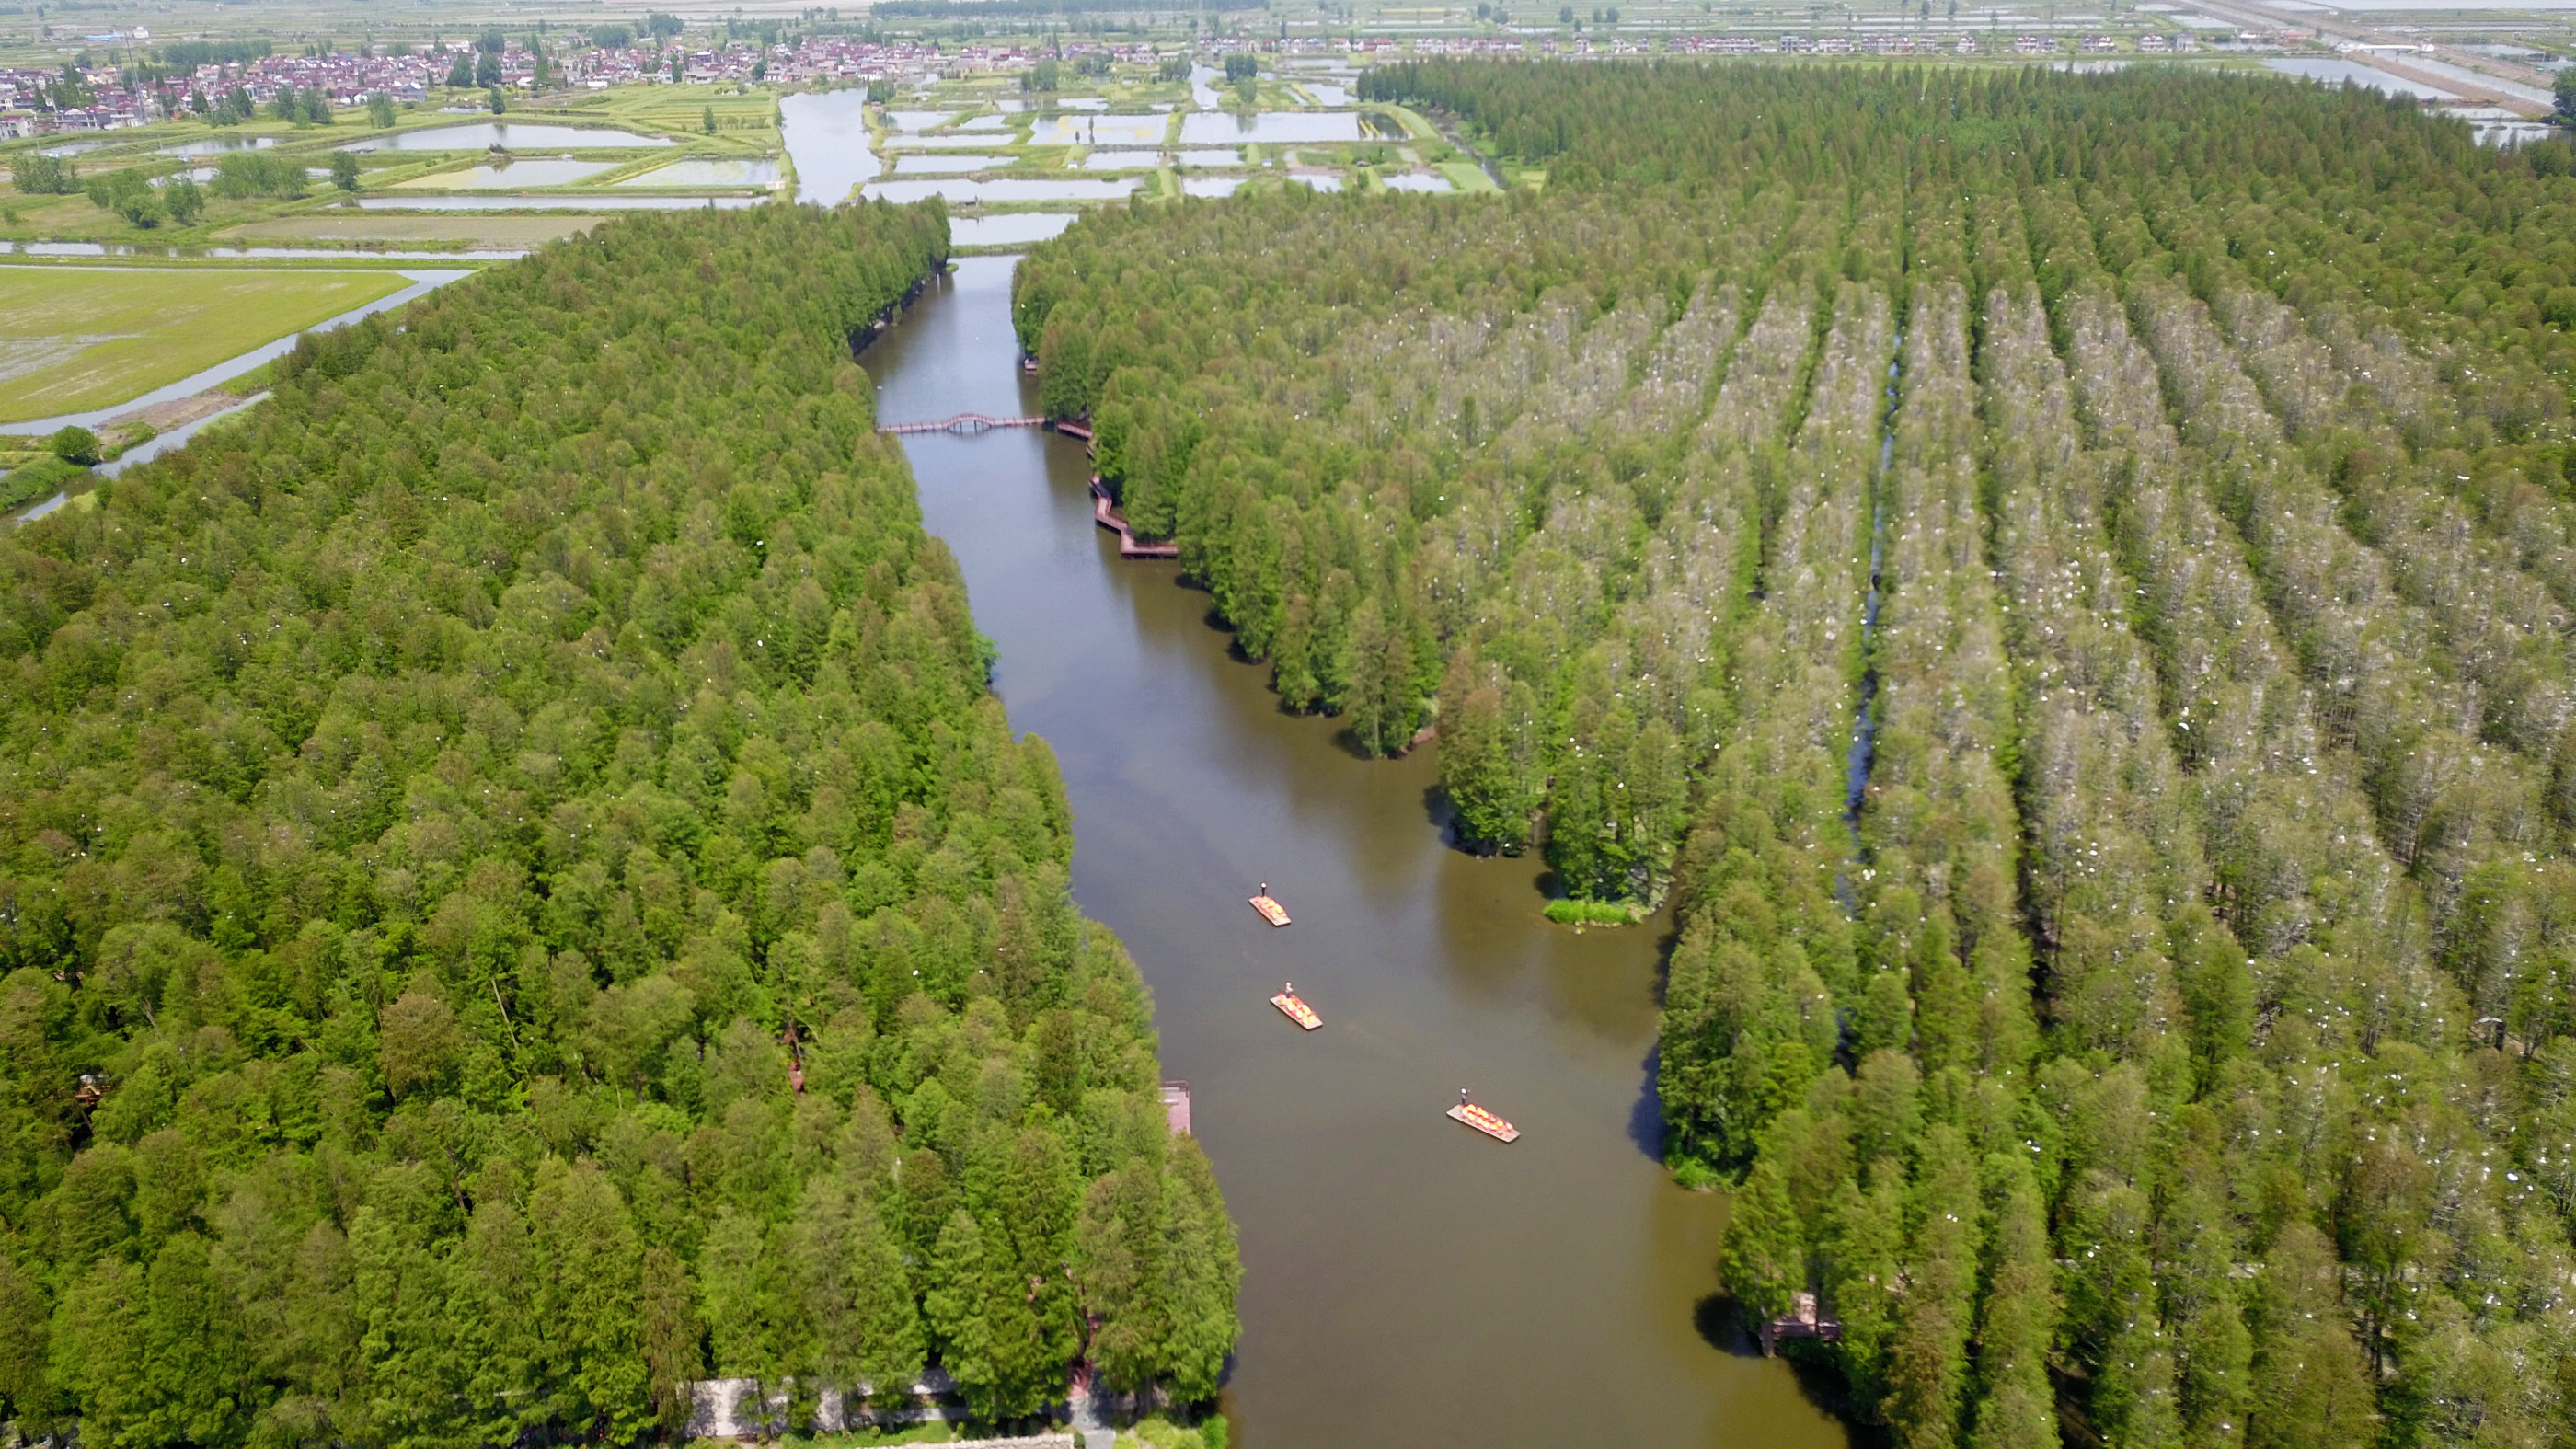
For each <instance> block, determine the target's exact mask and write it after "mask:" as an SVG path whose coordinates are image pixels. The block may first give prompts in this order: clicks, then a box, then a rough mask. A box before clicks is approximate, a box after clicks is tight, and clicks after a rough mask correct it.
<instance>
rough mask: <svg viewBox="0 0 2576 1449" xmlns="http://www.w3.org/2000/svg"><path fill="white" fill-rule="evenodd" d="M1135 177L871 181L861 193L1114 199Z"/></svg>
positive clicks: (920, 197) (915, 197)
mask: <svg viewBox="0 0 2576 1449" xmlns="http://www.w3.org/2000/svg"><path fill="white" fill-rule="evenodd" d="M1137 184H1138V183H1137V181H1136V180H1135V179H1133V178H1129V179H1125V180H1119V181H1027V180H1021V179H1019V178H1016V177H1008V176H1005V177H1002V178H1000V179H998V180H994V181H968V180H966V179H964V178H962V177H960V178H958V179H955V180H948V181H929V180H923V181H872V182H870V183H868V185H866V186H865V187H863V188H861V190H860V194H861V195H863V196H865V197H867V199H868V200H870V201H926V200H928V199H929V198H931V197H934V196H940V197H945V198H947V199H948V200H950V201H1115V200H1117V199H1118V198H1120V197H1122V196H1125V195H1127V194H1128V193H1129V192H1132V191H1134V190H1135V189H1136V187H1137Z"/></svg>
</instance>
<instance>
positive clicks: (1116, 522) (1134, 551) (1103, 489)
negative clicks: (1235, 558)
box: [1091, 473, 1285, 924]
mask: <svg viewBox="0 0 2576 1449" xmlns="http://www.w3.org/2000/svg"><path fill="white" fill-rule="evenodd" d="M1091 521H1092V522H1094V523H1097V524H1099V525H1100V526H1101V527H1103V528H1106V529H1109V530H1111V531H1112V532H1114V533H1116V534H1117V535H1118V556H1119V557H1120V558H1179V557H1180V556H1181V546H1180V545H1179V544H1177V543H1138V542H1137V541H1136V535H1134V534H1133V533H1130V532H1128V531H1127V520H1126V519H1124V518H1122V517H1120V516H1119V513H1118V506H1117V504H1115V503H1113V502H1112V501H1110V497H1109V485H1108V484H1106V483H1103V482H1101V481H1100V475H1099V474H1097V473H1094V474H1092V475H1091ZM1282 924H1285V923H1284V922H1283V923H1282Z"/></svg>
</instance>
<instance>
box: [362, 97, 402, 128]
mask: <svg viewBox="0 0 2576 1449" xmlns="http://www.w3.org/2000/svg"><path fill="white" fill-rule="evenodd" d="M396 118H397V117H396V113H395V111H394V98H393V97H391V96H389V95H386V94H385V93H384V92H382V91H378V92H377V93H376V94H374V95H371V96H369V97H367V124H368V125H370V126H373V127H375V128H376V129H377V130H379V131H383V130H390V129H392V127H393V124H394V121H395V120H396Z"/></svg>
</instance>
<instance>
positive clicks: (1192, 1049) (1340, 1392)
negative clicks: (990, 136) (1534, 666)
mask: <svg viewBox="0 0 2576 1449" xmlns="http://www.w3.org/2000/svg"><path fill="white" fill-rule="evenodd" d="M1012 265H1013V262H1012V259H1010V258H1007V257H984V258H969V259H966V260H964V261H961V262H960V263H959V264H958V266H957V268H956V271H955V273H954V274H953V275H952V276H951V277H949V278H947V279H945V280H944V281H943V282H941V283H940V284H938V285H936V286H934V287H933V288H932V290H930V291H929V292H928V293H926V294H925V295H924V296H923V298H922V299H921V300H920V302H918V303H917V304H916V305H915V306H914V308H913V309H912V311H911V312H910V313H909V314H907V315H906V317H905V318H904V320H903V321H902V322H901V323H900V324H899V325H898V326H896V327H895V328H893V329H892V330H891V331H889V332H888V333H887V334H886V335H885V336H884V337H883V338H882V339H880V340H879V341H878V342H877V343H876V344H875V345H874V346H873V347H871V348H870V349H869V351H868V352H867V354H866V355H865V356H864V357H863V358H862V359H861V360H862V361H863V362H864V364H865V365H866V366H867V368H868V370H869V372H870V373H871V374H873V375H874V377H875V378H876V381H877V399H878V412H879V415H880V416H881V417H882V418H883V419H885V420H887V421H901V420H909V419H929V418H939V417H946V416H949V415H951V414H954V413H957V412H960V411H968V410H972V411H980V412H984V413H987V414H992V415H996V416H1009V415H1026V414H1028V413H1031V412H1034V411H1036V409H1037V395H1036V388H1035V386H1034V385H1033V380H1031V379H1029V378H1026V377H1024V376H1023V375H1022V373H1021V371H1020V368H1019V363H1018V356H1017V352H1016V348H1015V346H1014V342H1013V338H1012V334H1011V327H1010V269H1011V267H1012ZM904 445H905V447H906V449H907V450H908V452H909V454H910V457H911V461H912V467H913V471H914V475H915V477H916V478H917V480H918V482H919V486H920V493H921V501H922V509H923V512H924V515H925V517H926V519H927V521H928V524H929V526H930V528H931V530H932V531H933V532H935V533H937V534H938V535H939V536H940V537H942V538H943V539H945V540H947V542H948V545H949V547H950V548H952V549H953V550H954V551H955V552H956V555H957V558H958V560H959V563H960V564H961V565H962V567H963V569H964V571H965V576H966V580H967V584H968V588H969V590H970V592H971V596H972V602H973V607H974V611H975V620H976V623H977V625H978V626H979V627H980V628H982V629H983V630H984V632H985V633H987V634H988V635H990V636H991V637H992V638H993V639H994V640H995V641H996V642H997V643H998V644H999V646H1000V650H1001V655H1000V664H999V667H998V671H997V675H996V679H997V683H998V687H999V688H1000V690H1001V693H1002V696H1003V698H1004V700H1005V701H1006V702H1007V703H1008V705H1009V707H1010V711H1011V720H1012V723H1013V725H1014V726H1015V727H1017V728H1019V729H1023V730H1032V731H1035V732H1037V733H1039V734H1041V735H1043V736H1045V737H1046V739H1047V740H1048V742H1049V743H1050V744H1052V745H1053V746H1054V748H1055V752H1056V755H1057V757H1058V758H1059V760H1061V762H1062V765H1063V770H1064V776H1065V782H1066V786H1067V789H1068V790H1069V791H1070V793H1071V796H1072V801H1073V808H1074V812H1075V816H1076V826H1075V828H1076V833H1077V837H1078V844H1077V848H1076V852H1075V856H1074V873H1073V874H1074V893H1075V895H1076V897H1077V898H1078V899H1079V901H1080V903H1081V906H1082V908H1083V910H1084V911H1085V912H1087V913H1088V914H1089V915H1091V916H1092V917H1093V918H1095V919H1098V920H1101V921H1104V922H1106V923H1108V924H1109V925H1110V926H1111V927H1112V928H1114V929H1115V930H1116V931H1117V932H1118V933H1119V935H1120V937H1121V938H1122V939H1124V940H1125V941H1126V942H1127V944H1128V946H1129V947H1130V948H1131V949H1132V950H1133V951H1134V953H1135V955H1136V959H1137V960H1138V962H1139V963H1140V964H1141V965H1142V967H1143V969H1144V972H1145V976H1146V979H1147V980H1148V982H1150V983H1151V985H1152V987H1153V989H1154V993H1155V999H1156V1004H1157V1011H1156V1020H1157V1022H1158V1023H1159V1025H1160V1028H1161V1032H1162V1061H1163V1070H1164V1072H1165V1074H1166V1075H1167V1076H1172V1077H1179V1078H1185V1079H1187V1080H1188V1081H1189V1083H1190V1084H1191V1088H1192V1094H1193V1098H1194V1107H1195V1111H1194V1117H1195V1124H1196V1130H1197V1133H1198V1136H1199V1138H1200V1140H1201V1141H1202V1142H1203V1143H1204V1144H1205V1146H1206V1147H1207V1150H1208V1152H1209V1153H1210V1155H1211V1156H1212V1157H1213V1158H1214V1159H1215V1162H1216V1166H1217V1171H1218V1175H1219V1177H1220V1179H1221V1180H1222V1182H1223V1183H1224V1187H1225V1192H1226V1200H1227V1202H1228V1204H1229V1206H1230V1207H1231V1208H1232V1210H1233V1213H1234V1216H1235V1218H1236V1220H1237V1221H1238V1222H1239V1223H1240V1225H1241V1228H1242V1243H1243V1265H1244V1282H1243V1296H1242V1301H1241V1311H1242V1319H1243V1330H1244V1333H1243V1342H1242V1347H1241V1351H1240V1354H1239V1357H1238V1360H1237V1364H1236V1367H1235V1372H1234V1374H1233V1377H1232V1380H1231V1382H1230V1386H1229V1390H1228V1404H1227V1406H1228V1408H1229V1410H1230V1411H1231V1412H1232V1413H1233V1415H1234V1420H1235V1426H1236V1431H1237V1439H1236V1442H1238V1443H1242V1444H1248V1445H1251V1446H1253V1449H1327V1446H1331V1449H1339V1446H1344V1445H1352V1444H1366V1445H1478V1446H1499V1449H1517V1446H1529V1449H1539V1446H1549V1449H1554V1446H1560V1445H1564V1444H1570V1443H1580V1444H1587V1445H1602V1446H1611V1449H1627V1446H1641V1449H1642V1446H1672V1445H1683V1446H1697V1445H1711V1446H1715V1445H1761V1446H1763V1449H1821V1446H1829V1445H1843V1444H1845V1443H1846V1442H1847V1438H1846V1434H1845V1431H1844V1430H1843V1429H1842V1427H1841V1426H1840V1425H1838V1424H1837V1423H1836V1422H1835V1421H1834V1420H1833V1419H1832V1418H1830V1417H1829V1416H1828V1415H1826V1414H1825V1413H1824V1412H1823V1411H1822V1410H1821V1409H1819V1408H1818V1407H1817V1406H1816V1405H1815V1404H1814V1403H1813V1402H1811V1401H1810V1399H1809V1398H1808V1397H1807V1396H1806V1395H1805V1394H1804V1393H1803V1392H1802V1390H1801V1387H1800V1385H1799V1383H1798V1382H1797V1380H1796V1379H1795V1378H1794V1377H1793V1376H1792V1375H1791V1373H1790V1371H1789V1370H1788V1368H1787V1367H1786V1366H1785V1365H1784V1364H1782V1363H1778V1362H1769V1361H1765V1360H1763V1359H1761V1358H1759V1357H1755V1356H1753V1355H1752V1353H1751V1350H1750V1347H1749V1345H1747V1344H1746V1343H1744V1342H1743V1341H1742V1338H1741V1336H1740V1334H1738V1333H1736V1332H1735V1330H1734V1328H1733V1326H1732V1325H1731V1323H1729V1322H1728V1321H1727V1315H1725V1314H1724V1313H1722V1312H1720V1311H1719V1310H1718V1309H1717V1307H1716V1305H1715V1303H1714V1301H1713V1295H1714V1294H1715V1293H1716V1291H1717V1286H1718V1284H1717V1278H1716V1274H1715V1271H1714V1267H1713V1263H1714V1261H1715V1257H1716V1253H1717V1247H1718V1239H1719V1235H1720V1233H1721V1232H1722V1230H1723V1227H1724V1223H1725V1210H1724V1204H1723V1202H1722V1200H1721V1199H1719V1198H1717V1197H1715V1196H1713V1195H1708V1194H1694V1193H1688V1192H1684V1191H1682V1190H1680V1189H1678V1188H1676V1187H1674V1186H1673V1185H1672V1183H1671V1181H1670V1179H1669V1178H1668V1177H1667V1176H1666V1175H1665V1173H1664V1171H1663V1169H1662V1168H1661V1167H1660V1166H1659V1165H1658V1164H1657V1162H1656V1159H1655V1131H1656V1122H1657V1112H1656V1107H1655V1104H1654V1101H1653V1099H1652V1097H1651V1094H1650V1091H1649V1088H1650V1086H1651V1082H1652V1062H1651V1057H1650V1053H1651V1050H1652V1048H1653V1044H1654V1028H1655V984H1656V970H1657V963H1658V958H1659V954H1660V949H1661V945H1662V940H1663V937H1664V936H1665V935H1666V934H1668V933H1669V931H1670V929H1671V925H1670V921H1669V919H1668V918H1665V919H1659V920H1658V921H1656V922H1653V923H1650V924H1649V925H1648V926H1647V927H1645V928H1643V929H1635V930H1593V931H1590V932H1586V933H1580V934H1578V933H1577V932H1575V931H1572V930H1569V929H1567V928H1564V927H1559V926H1553V925H1550V924H1548V923H1547V922H1546V921H1545V920H1543V919H1542V918H1541V916H1540V914H1539V909H1540V905H1541V903H1542V898H1541V896H1540V893H1539V889H1538V875H1539V869H1540V867H1539V866H1538V864H1537V863H1536V862H1535V861H1533V860H1503V859H1494V860H1480V859H1475V858H1472V857H1470V856H1467V855H1463V854H1460V853H1459V852H1457V851H1454V850H1451V849H1449V848H1447V847H1446V845H1444V843H1443V841H1442V837H1441V831H1440V826H1439V823H1438V820H1437V808H1436V802H1435V797H1434V792H1433V781H1434V770H1433V762H1432V759H1431V754H1430V751H1428V750H1424V751H1421V752H1419V753H1418V754H1417V755H1416V756H1415V757H1413V758H1410V759H1405V760H1399V761H1393V762H1374V763H1373V762H1368V761H1364V760H1361V759H1359V758H1358V757H1357V756H1355V755H1354V754H1353V753H1352V752H1351V751H1350V750H1348V749H1347V748H1345V747H1344V746H1343V745H1342V744H1341V743H1340V741H1339V740H1338V739H1337V733H1338V729H1337V726H1336V725H1335V724H1334V723H1333V722H1332V721H1329V720H1323V719H1313V718H1299V717H1294V716H1290V715H1286V714H1283V713H1281V712H1280V710H1279V708H1278V704H1277V700H1276V699H1275V698H1274V697H1273V696H1272V695H1271V693H1270V691H1269V690H1268V688H1267V687H1266V679H1267V673H1266V671H1265V670H1264V669H1263V668H1262V667H1261V666H1258V665H1252V664H1246V663H1242V662H1239V661H1238V660H1236V659H1234V658H1232V657H1231V656H1230V654H1229V652H1228V647H1227V639H1226V636H1225V635H1224V634H1223V633H1221V632H1219V631H1217V630H1216V629H1214V628H1212V627H1210V625H1209V623H1208V621H1207V607H1208V600H1207V596H1206V595H1205V594H1203V593H1199V592H1196V591H1194V590H1191V589H1189V588H1187V587H1184V586H1183V585H1182V584H1181V583H1180V581H1179V579H1178V577H1177V575H1176V573H1175V569H1174V566H1173V565H1170V564H1135V563H1121V562H1120V561H1119V559H1118V556H1117V552H1116V548H1115V546H1114V542H1113V541H1112V538H1111V535H1109V534H1107V533H1104V532H1102V531H1101V530H1099V529H1096V528H1095V527H1094V526H1093V524H1092V520H1091V506H1090V500H1089V498H1088V496H1087V494H1086V490H1085V481H1086V479H1087V477H1088V468H1087V466H1086V460H1085V458H1084V456H1083V453H1082V450H1081V448H1080V446H1079V445H1077V444H1075V443H1073V442H1071V441H1069V440H1067V439H1064V438H1061V437H1058V436H1055V435H1053V434H1047V433H1039V432H1034V431H1023V430H1018V429H1010V430H1002V431H996V432H990V433H985V434H982V435H980V436H975V437H957V436H951V435H947V434H924V435H914V436H908V437H906V438H905V440H904ZM1265 882H1266V883H1267V884H1268V885H1269V886H1270V888H1271V890H1272V891H1273V893H1275V894H1276V895H1278V896H1279V897H1280V899H1281V900H1283V901H1284V902H1285V903H1286V904H1287V906H1288V908H1289V910H1290V911H1291V912H1293V913H1294V914H1295V917H1296V924H1294V925H1293V926H1290V927H1288V928H1287V929H1285V930H1277V931H1274V930H1272V929H1270V928H1269V927H1267V926H1264V925H1263V924H1262V923H1261V922H1260V920H1259V918H1258V917H1256V916H1255V915H1254V914H1253V913H1252V911H1251V909H1250V908H1249V907H1248V906H1246V905H1245V904H1244V898H1245V897H1247V896H1249V895H1250V894H1252V892H1253V890H1254V888H1255V887H1256V886H1258V885H1261V884H1263V883H1265ZM1282 981H1294V982H1295V983H1296V985H1297V989H1298V991H1299V992H1300V993H1301V994H1303V995H1304V996H1305V998H1306V999H1307V1000H1308V1001H1309V1002H1310V1003H1312V1004H1313V1005H1314V1006H1315V1007H1316V1009H1317V1010H1318V1011H1320V1012H1321V1013H1322V1015H1323V1017H1324V1021H1325V1025H1324V1027H1323V1029H1322V1030H1321V1031H1318V1032H1314V1033H1312V1034H1305V1033H1300V1032H1299V1031H1297V1030H1296V1029H1295V1028H1294V1027H1293V1026H1291V1025H1290V1024H1289V1023H1288V1022H1287V1021H1286V1020H1284V1019H1283V1018H1281V1017H1280V1015H1279V1014H1278V1013H1277V1012H1276V1011H1274V1010H1273V1009H1272V1008H1271V1007H1270V1006H1269V1004H1268V1002H1267V1000H1266V998H1267V997H1268V996H1269V994H1270V993H1271V992H1274V991H1276V990H1278V989H1279V986H1280V983H1281V982H1282ZM1461 1086H1467V1087H1472V1088H1473V1089H1474V1090H1475V1093H1476V1097H1477V1100H1478V1101H1480V1102H1483V1103H1485V1104H1487V1105H1489V1106H1491V1107H1492V1108H1493V1109H1495V1110H1496V1111H1498V1112H1500V1113H1502V1114H1503V1115H1504V1116H1507V1117H1509V1118H1511V1119H1512V1120H1513V1121H1514V1122H1515V1123H1517V1124H1518V1125H1519V1126H1520V1128H1521V1130H1522V1132H1523V1133H1524V1135H1523V1137H1522V1138H1521V1140H1520V1141H1519V1142H1518V1143H1516V1144H1514V1145H1512V1146H1508V1147H1506V1146H1501V1145H1499V1144H1496V1143H1493V1142H1490V1141H1487V1140H1485V1139H1484V1138H1482V1137H1478V1136H1476V1135H1474V1134H1473V1133H1471V1132H1469V1131H1467V1130H1466V1129H1465V1128H1463V1127H1460V1126H1459V1125H1457V1124H1456V1123H1453V1122H1450V1121H1448V1120H1446V1119H1444V1118H1443V1116H1442V1111H1443V1109H1444V1108H1446V1107H1447V1106H1448V1105H1449V1104H1450V1103H1452V1102H1454V1101H1456V1100H1457V1094H1458V1089H1459V1088H1460V1087H1461Z"/></svg>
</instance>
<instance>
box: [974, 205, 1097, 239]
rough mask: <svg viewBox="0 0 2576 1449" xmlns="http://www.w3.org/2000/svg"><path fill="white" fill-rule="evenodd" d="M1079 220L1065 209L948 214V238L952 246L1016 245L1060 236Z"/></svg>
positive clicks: (1074, 214) (1078, 217) (1079, 218)
mask: <svg viewBox="0 0 2576 1449" xmlns="http://www.w3.org/2000/svg"><path fill="white" fill-rule="evenodd" d="M1079 220H1081V217H1080V216H1079V215H1077V214H1076V213H1073V212H1069V211H1017V212H1005V213H1003V214H1002V215H1000V216H952V217H950V218H948V240H949V243H950V245H952V246H961V247H995V246H1019V245H1022V244H1025V243H1028V242H1041V241H1045V240H1047V239H1048V238H1050V237H1057V236H1062V235H1063V234H1064V229H1065V228H1066V227H1069V226H1071V225H1073V224H1074V223H1075V222H1077V221H1079Z"/></svg>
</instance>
